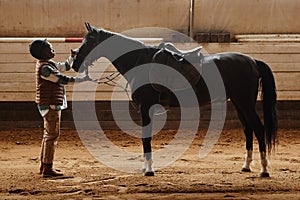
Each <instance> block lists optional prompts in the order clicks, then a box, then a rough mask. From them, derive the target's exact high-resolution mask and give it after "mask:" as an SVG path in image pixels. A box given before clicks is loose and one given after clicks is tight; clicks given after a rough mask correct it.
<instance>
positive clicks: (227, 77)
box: [202, 52, 260, 98]
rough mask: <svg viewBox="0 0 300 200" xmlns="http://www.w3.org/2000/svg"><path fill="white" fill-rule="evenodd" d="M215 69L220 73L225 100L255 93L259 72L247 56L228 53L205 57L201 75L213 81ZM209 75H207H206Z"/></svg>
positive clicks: (253, 61) (252, 60)
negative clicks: (246, 92) (234, 96)
mask: <svg viewBox="0 0 300 200" xmlns="http://www.w3.org/2000/svg"><path fill="white" fill-rule="evenodd" d="M216 67H217V69H218V71H217V72H218V73H220V75H221V77H222V80H223V83H224V87H225V90H226V95H227V98H231V96H232V95H239V94H241V95H242V94H244V93H245V91H248V92H250V93H251V91H253V92H254V93H255V92H256V91H257V87H258V80H259V76H260V75H259V72H258V69H257V65H256V62H255V60H254V59H253V58H251V57H250V56H248V55H245V54H241V53H235V52H228V53H218V54H211V55H206V56H204V58H203V67H202V70H203V72H202V75H203V76H209V77H211V78H212V79H213V77H215V76H216V74H213V73H216V70H213V69H215V68H216ZM208 74H209V75H208Z"/></svg>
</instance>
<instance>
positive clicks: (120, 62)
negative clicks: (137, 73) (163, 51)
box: [107, 43, 156, 75]
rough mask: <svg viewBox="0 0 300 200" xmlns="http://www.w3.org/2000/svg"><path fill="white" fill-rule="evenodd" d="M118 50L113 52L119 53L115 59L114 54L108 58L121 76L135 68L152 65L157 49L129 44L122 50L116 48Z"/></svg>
mask: <svg viewBox="0 0 300 200" xmlns="http://www.w3.org/2000/svg"><path fill="white" fill-rule="evenodd" d="M116 48H117V49H116V50H115V51H113V52H114V53H116V52H117V55H119V56H115V57H114V58H113V57H112V54H110V56H108V57H107V58H108V59H109V60H110V61H111V62H112V63H113V65H114V66H115V67H116V68H117V70H118V71H119V72H120V73H121V74H123V75H124V74H125V73H126V72H128V71H129V70H131V69H132V68H134V67H137V66H140V65H143V64H148V63H151V61H152V57H153V55H154V53H155V51H156V50H155V49H152V48H149V47H146V46H145V45H142V46H141V45H138V44H134V43H131V44H128V46H126V44H125V46H123V47H121V48H118V47H116Z"/></svg>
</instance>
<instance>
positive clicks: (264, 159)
mask: <svg viewBox="0 0 300 200" xmlns="http://www.w3.org/2000/svg"><path fill="white" fill-rule="evenodd" d="M260 162H261V171H260V177H270V174H269V172H268V170H267V167H268V163H269V161H268V159H267V155H266V152H261V153H260Z"/></svg>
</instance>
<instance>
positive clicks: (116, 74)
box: [85, 68, 139, 112]
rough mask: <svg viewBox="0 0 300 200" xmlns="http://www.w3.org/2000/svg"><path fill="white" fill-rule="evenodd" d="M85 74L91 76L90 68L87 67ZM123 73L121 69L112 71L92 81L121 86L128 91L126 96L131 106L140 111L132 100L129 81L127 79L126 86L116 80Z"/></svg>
mask: <svg viewBox="0 0 300 200" xmlns="http://www.w3.org/2000/svg"><path fill="white" fill-rule="evenodd" d="M85 75H86V76H89V70H88V68H86V69H85ZM120 75H121V73H120V72H119V71H114V72H112V73H111V74H109V75H107V76H105V77H102V78H98V79H92V80H91V81H92V82H95V83H97V84H99V85H100V84H105V85H109V86H112V87H119V88H121V89H122V90H123V91H124V92H125V93H126V96H127V98H128V101H129V102H130V104H131V106H132V107H133V108H134V109H135V110H136V111H137V112H139V109H138V108H137V105H136V104H135V103H134V102H133V101H130V96H129V91H128V85H129V82H128V81H127V83H126V85H125V87H124V86H123V85H121V84H119V83H117V82H116V81H115V79H116V78H117V77H119V76H120Z"/></svg>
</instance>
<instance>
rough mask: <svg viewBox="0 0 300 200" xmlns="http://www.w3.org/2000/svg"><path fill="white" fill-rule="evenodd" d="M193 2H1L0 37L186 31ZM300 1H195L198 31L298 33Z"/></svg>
mask: <svg viewBox="0 0 300 200" xmlns="http://www.w3.org/2000/svg"><path fill="white" fill-rule="evenodd" d="M191 2H192V1H191V0H163V1H162V0H151V1H149V0H101V1H98V0H84V1H81V0H64V1H60V0H40V1H36V0H22V1H18V0H1V1H0V9H1V12H0V19H1V20H0V29H1V32H0V37H33V36H42V37H62V36H63V37H81V36H83V35H84V33H85V29H84V26H83V23H84V22H90V23H91V24H93V25H95V26H97V27H103V28H105V29H108V30H111V31H116V32H123V31H126V30H129V29H134V28H140V27H164V28H168V29H172V30H176V31H179V32H182V33H185V34H187V33H188V32H189V30H190V20H189V19H190V7H191ZM299 10H300V1H298V0H268V1H265V0H257V1H241V0H194V9H193V14H192V15H191V16H192V19H193V20H192V22H193V23H192V24H191V25H192V31H193V34H192V35H193V36H194V35H195V34H196V33H197V32H216V31H217V32H218V31H221V32H230V33H231V34H232V35H235V34H244V33H300V25H299V22H298V21H299V20H298V19H299Z"/></svg>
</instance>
